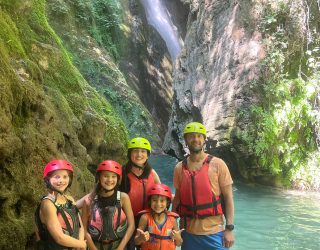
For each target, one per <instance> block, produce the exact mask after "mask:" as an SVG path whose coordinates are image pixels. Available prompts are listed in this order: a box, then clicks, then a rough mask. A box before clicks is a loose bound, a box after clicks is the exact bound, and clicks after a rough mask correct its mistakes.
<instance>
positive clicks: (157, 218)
mask: <svg viewBox="0 0 320 250" xmlns="http://www.w3.org/2000/svg"><path fill="white" fill-rule="evenodd" d="M147 195H148V203H149V209H148V210H144V211H141V212H140V214H142V216H141V218H140V221H139V226H138V228H137V233H136V236H135V244H136V245H140V246H141V249H142V250H149V249H152V250H174V249H176V246H181V244H182V238H181V231H182V230H179V228H178V223H177V218H178V217H179V215H178V214H176V213H173V212H170V211H168V209H169V206H170V203H171V199H172V193H171V190H170V188H169V187H168V186H167V185H164V184H154V185H153V186H152V187H151V188H150V189H149V191H148V194H147Z"/></svg>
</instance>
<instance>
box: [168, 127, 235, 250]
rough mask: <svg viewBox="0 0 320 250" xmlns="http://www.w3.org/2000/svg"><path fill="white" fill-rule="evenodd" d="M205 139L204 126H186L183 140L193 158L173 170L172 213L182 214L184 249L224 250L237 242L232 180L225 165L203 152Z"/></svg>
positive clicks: (190, 157) (180, 163)
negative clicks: (174, 189)
mask: <svg viewBox="0 0 320 250" xmlns="http://www.w3.org/2000/svg"><path fill="white" fill-rule="evenodd" d="M205 139H206V128H205V127H204V126H203V125H202V124H201V123H198V122H191V123H189V124H187V125H186V127H185V128H184V140H185V143H186V145H187V146H188V148H189V151H190V155H189V156H188V157H187V158H186V159H185V160H184V161H181V162H179V163H178V164H177V165H176V167H175V169H174V176H173V184H174V187H175V188H176V194H175V197H174V199H173V204H172V211H174V212H177V213H178V214H179V215H180V217H181V220H180V223H181V225H180V228H184V229H185V231H184V232H183V233H182V238H183V244H182V246H181V249H182V250H194V249H215V250H217V249H219V250H222V249H223V250H224V249H228V248H229V247H231V246H232V245H233V243H234V236H233V233H232V230H233V229H234V225H233V217H234V204H233V193H232V183H233V181H232V178H231V175H230V172H229V169H228V167H227V165H226V164H225V162H224V161H223V160H222V159H219V158H217V157H213V156H211V155H208V154H207V153H205V152H204V149H203V146H204V143H205ZM223 204H224V205H225V209H223ZM224 217H225V220H226V225H225V226H224Z"/></svg>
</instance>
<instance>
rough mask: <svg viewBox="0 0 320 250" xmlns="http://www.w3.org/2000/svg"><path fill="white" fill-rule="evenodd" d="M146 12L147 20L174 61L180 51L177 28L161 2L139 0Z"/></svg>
mask: <svg viewBox="0 0 320 250" xmlns="http://www.w3.org/2000/svg"><path fill="white" fill-rule="evenodd" d="M140 2H141V3H142V5H143V7H144V10H145V12H146V16H147V20H148V22H149V24H150V25H152V26H153V27H154V28H155V29H156V30H157V31H158V32H159V34H160V36H161V37H162V38H163V40H164V41H165V43H166V45H167V48H168V50H169V53H170V56H171V59H172V61H174V60H175V59H176V57H177V55H178V54H179V52H180V50H181V45H182V42H181V43H180V41H179V35H178V32H177V28H176V27H175V26H174V25H173V23H172V21H171V18H170V16H169V14H168V10H167V8H166V7H165V6H164V5H163V3H162V0H140Z"/></svg>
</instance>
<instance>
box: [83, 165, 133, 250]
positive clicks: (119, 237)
mask: <svg viewBox="0 0 320 250" xmlns="http://www.w3.org/2000/svg"><path fill="white" fill-rule="evenodd" d="M121 176H122V167H121V165H120V164H119V163H117V162H115V161H112V160H106V161H103V162H101V163H100V164H99V166H98V168H97V170H96V187H95V190H94V191H93V192H91V193H90V194H88V195H86V196H85V197H84V202H83V206H82V216H81V217H82V221H83V225H84V228H85V232H86V237H85V238H86V240H87V244H88V249H90V250H113V249H117V250H123V249H125V247H126V244H127V242H128V241H129V239H130V238H131V235H132V234H133V231H134V217H133V212H132V209H131V203H130V199H129V196H128V195H127V194H126V193H123V192H120V191H118V187H119V184H120V181H121Z"/></svg>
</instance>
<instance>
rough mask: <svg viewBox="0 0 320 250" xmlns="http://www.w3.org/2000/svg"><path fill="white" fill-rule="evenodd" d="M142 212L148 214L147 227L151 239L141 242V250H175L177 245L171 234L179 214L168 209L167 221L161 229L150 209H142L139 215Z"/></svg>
mask: <svg viewBox="0 0 320 250" xmlns="http://www.w3.org/2000/svg"><path fill="white" fill-rule="evenodd" d="M140 214H146V216H147V221H148V225H147V227H148V231H149V234H150V239H149V240H148V241H146V242H143V243H141V250H175V249H176V245H175V243H174V242H173V241H172V239H171V236H170V235H171V232H172V229H173V227H174V225H175V221H176V219H177V218H179V215H178V214H176V213H174V212H170V211H166V215H167V221H166V222H165V224H164V225H163V227H162V229H161V230H160V229H159V228H158V225H157V224H156V223H155V221H154V219H153V217H152V213H151V211H150V210H149V209H148V210H144V211H141V212H140V213H139V215H140Z"/></svg>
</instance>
